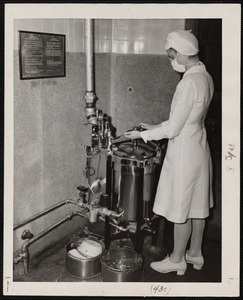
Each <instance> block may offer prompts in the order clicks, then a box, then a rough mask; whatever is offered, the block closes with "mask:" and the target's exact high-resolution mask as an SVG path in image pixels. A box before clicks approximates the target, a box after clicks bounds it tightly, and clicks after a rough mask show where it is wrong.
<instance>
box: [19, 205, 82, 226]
mask: <svg viewBox="0 0 243 300" xmlns="http://www.w3.org/2000/svg"><path fill="white" fill-rule="evenodd" d="M69 203H72V204H75V205H78V206H79V204H78V202H75V201H74V200H71V199H68V200H63V201H62V202H60V203H57V204H55V205H53V206H51V207H49V208H47V209H46V210H44V211H42V212H40V213H38V214H36V215H34V216H32V217H30V218H29V219H27V220H25V221H23V222H21V223H19V224H18V225H16V226H14V228H13V230H14V231H15V230H17V229H19V228H21V227H23V226H24V225H26V224H29V223H31V222H33V221H35V220H37V219H39V218H40V217H42V216H44V215H46V214H48V213H50V212H52V211H53V210H56V209H58V208H59V207H61V206H63V205H65V204H69Z"/></svg>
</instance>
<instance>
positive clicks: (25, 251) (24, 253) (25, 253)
mask: <svg viewBox="0 0 243 300" xmlns="http://www.w3.org/2000/svg"><path fill="white" fill-rule="evenodd" d="M75 216H81V217H85V215H83V214H82V213H81V212H78V211H76V212H73V213H71V214H70V215H67V216H66V217H65V218H63V219H62V220H60V221H59V222H57V223H55V224H54V225H52V226H50V227H49V228H47V229H45V230H43V231H42V232H40V233H39V234H37V235H36V236H34V237H33V238H32V239H30V240H28V241H27V242H25V243H24V244H23V245H22V249H21V254H20V257H21V259H18V257H17V258H15V259H14V263H15V264H16V263H18V262H19V261H23V264H24V274H28V272H29V259H30V255H29V247H30V246H31V245H32V244H34V243H35V242H36V241H38V240H39V239H41V238H42V237H43V236H45V235H47V234H48V233H49V232H51V231H53V230H54V229H56V228H57V227H59V226H60V225H62V224H63V223H65V222H66V221H69V220H71V219H72V218H73V217H75Z"/></svg>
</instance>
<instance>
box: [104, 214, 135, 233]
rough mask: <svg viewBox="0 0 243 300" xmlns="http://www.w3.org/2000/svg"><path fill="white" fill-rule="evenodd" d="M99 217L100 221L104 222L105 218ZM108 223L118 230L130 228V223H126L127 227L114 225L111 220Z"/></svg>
mask: <svg viewBox="0 0 243 300" xmlns="http://www.w3.org/2000/svg"><path fill="white" fill-rule="evenodd" d="M99 219H100V220H101V221H103V222H105V221H106V220H105V219H104V218H103V217H101V216H100V217H99ZM109 224H110V225H111V226H113V227H115V228H117V229H118V230H120V231H128V230H129V229H130V227H131V226H130V224H128V225H127V227H125V228H124V227H123V226H119V225H116V224H114V223H113V222H111V221H110V222H109Z"/></svg>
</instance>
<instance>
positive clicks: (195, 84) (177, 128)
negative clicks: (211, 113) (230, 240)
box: [141, 63, 214, 223]
mask: <svg viewBox="0 0 243 300" xmlns="http://www.w3.org/2000/svg"><path fill="white" fill-rule="evenodd" d="M213 91H214V86H213V81H212V78H211V76H210V75H209V73H208V72H207V71H206V68H205V66H204V65H203V64H202V63H199V64H198V65H196V66H194V67H191V68H190V69H188V70H187V71H186V72H185V73H184V75H183V78H182V79H181V81H180V82H179V84H178V85H177V87H176V91H175V94H174V96H173V100H172V103H171V111H170V116H169V120H167V121H165V122H162V123H161V126H159V127H157V128H155V129H149V130H146V131H142V132H141V137H142V139H143V140H144V141H145V142H147V140H160V139H163V138H167V139H169V141H168V147H167V152H166V155H165V159H164V163H163V167H162V170H161V174H160V179H159V183H158V187H157V193H156V197H155V202H154V206H153V211H154V213H156V214H158V215H161V216H164V217H165V218H166V219H168V220H169V221H171V222H174V223H184V222H186V220H187V219H189V218H206V217H207V216H208V215H209V208H210V207H212V206H213V195H212V162H211V155H210V150H209V146H208V142H207V134H206V130H205V127H204V120H205V117H206V114H207V111H208V108H209V104H210V102H211V99H212V96H213Z"/></svg>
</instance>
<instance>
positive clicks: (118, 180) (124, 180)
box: [110, 140, 160, 222]
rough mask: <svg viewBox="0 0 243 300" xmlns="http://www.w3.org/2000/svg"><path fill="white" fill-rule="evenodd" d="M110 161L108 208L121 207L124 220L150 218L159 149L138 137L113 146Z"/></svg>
mask: <svg viewBox="0 0 243 300" xmlns="http://www.w3.org/2000/svg"><path fill="white" fill-rule="evenodd" d="M110 160H111V163H110V166H111V169H112V171H111V185H112V188H111V191H112V192H111V194H112V195H111V208H112V210H115V211H119V210H124V215H123V218H124V219H125V220H127V221H135V222H136V221H139V220H141V219H142V218H149V217H151V215H152V205H153V200H154V196H155V192H156V188H157V179H158V172H157V170H158V167H159V164H160V148H159V147H157V145H156V144H154V143H148V144H145V143H144V142H143V141H142V140H134V141H127V142H123V143H121V144H118V145H115V146H114V147H113V152H112V154H111V158H110Z"/></svg>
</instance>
